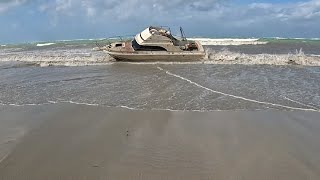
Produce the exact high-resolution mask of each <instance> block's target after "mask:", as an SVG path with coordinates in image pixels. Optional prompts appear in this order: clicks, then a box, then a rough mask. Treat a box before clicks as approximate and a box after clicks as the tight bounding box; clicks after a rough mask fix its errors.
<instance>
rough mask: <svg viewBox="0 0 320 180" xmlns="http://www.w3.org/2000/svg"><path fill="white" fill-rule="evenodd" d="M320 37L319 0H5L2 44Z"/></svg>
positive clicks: (0, 7)
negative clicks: (163, 32) (168, 31)
mask: <svg viewBox="0 0 320 180" xmlns="http://www.w3.org/2000/svg"><path fill="white" fill-rule="evenodd" d="M149 25H163V26H170V27H172V29H175V30H173V31H174V32H173V33H178V31H177V29H178V28H179V27H180V26H182V27H183V28H184V31H185V33H186V35H187V36H199V37H305V38H313V37H320V0H290V1H289V0H256V1H254V0H0V44H1V43H15V42H31V41H51V40H64V39H88V38H105V37H110V36H116V35H132V34H136V33H138V32H140V31H141V30H143V29H145V28H146V27H148V26H149Z"/></svg>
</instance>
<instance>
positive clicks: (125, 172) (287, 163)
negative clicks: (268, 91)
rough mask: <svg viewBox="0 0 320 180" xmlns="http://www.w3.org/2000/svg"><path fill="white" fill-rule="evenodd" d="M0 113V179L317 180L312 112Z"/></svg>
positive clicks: (56, 108)
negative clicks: (7, 138) (10, 139)
mask: <svg viewBox="0 0 320 180" xmlns="http://www.w3.org/2000/svg"><path fill="white" fill-rule="evenodd" d="M0 108H1V109H0V123H1V126H0V127H1V133H2V134H1V138H3V137H4V136H3V135H4V134H6V135H9V134H10V136H12V137H15V142H12V143H14V145H10V144H1V145H0V147H1V148H0V150H1V151H0V155H1V157H0V159H1V158H2V157H3V156H4V154H7V153H8V152H9V154H7V156H6V158H5V159H2V162H1V163H0V179H14V180H17V179H33V180H38V179H39V180H43V179H77V180H80V179H184V180H185V179H228V180H232V179H237V180H239V179H246V180H256V179H272V180H276V179H279V180H280V179H281V180H301V179H309V180H317V179H320V156H319V152H320V141H319V137H320V131H319V130H320V121H319V112H307V111H295V112H289V111H277V110H270V111H267V110H264V111H254V112H253V111H213V112H182V111H181V112H171V111H150V110H148V111H144V110H142V111H138V110H128V109H124V108H108V107H104V106H87V105H75V104H68V103H62V104H52V105H41V106H22V107H10V106H0ZM13 120H15V121H13ZM8 122H10V123H11V124H8ZM18 125H19V126H20V127H21V128H20V130H21V131H23V133H21V132H20V131H15V132H11V133H8V132H7V133H4V132H3V127H5V126H6V127H7V128H6V129H10V128H16V127H17V126H18ZM4 151H5V152H4Z"/></svg>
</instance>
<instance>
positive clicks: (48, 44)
mask: <svg viewBox="0 0 320 180" xmlns="http://www.w3.org/2000/svg"><path fill="white" fill-rule="evenodd" d="M54 44H56V43H43V44H40V43H39V44H37V46H38V47H43V46H51V45H54Z"/></svg>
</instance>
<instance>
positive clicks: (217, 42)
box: [188, 38, 268, 46]
mask: <svg viewBox="0 0 320 180" xmlns="http://www.w3.org/2000/svg"><path fill="white" fill-rule="evenodd" d="M188 39H189V40H194V41H199V42H200V43H201V44H202V45H204V46H210V45H211V46H239V45H259V44H267V43H268V42H265V41H259V39H250V38H249V39H231V38H224V39H213V38H188Z"/></svg>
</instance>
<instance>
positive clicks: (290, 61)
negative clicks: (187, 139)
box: [0, 47, 320, 66]
mask: <svg viewBox="0 0 320 180" xmlns="http://www.w3.org/2000/svg"><path fill="white" fill-rule="evenodd" d="M8 61H9V62H26V63H32V64H35V65H39V66H87V65H106V64H112V63H113V62H114V61H115V60H114V59H113V58H112V57H110V56H109V55H107V54H106V53H104V52H101V51H93V50H92V49H88V48H87V49H64V50H61V49H51V50H33V51H22V50H17V49H15V50H14V51H11V50H2V51H0V62H8ZM131 63H139V64H201V63H203V64H247V65H254V64H259V65H260V64H267V65H305V66H320V56H319V55H306V54H305V53H304V52H303V51H302V50H300V51H298V50H297V51H296V52H295V53H291V54H245V53H240V52H233V51H230V50H228V49H223V50H214V49H211V48H210V47H206V57H205V58H204V59H203V60H202V61H194V62H131Z"/></svg>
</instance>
